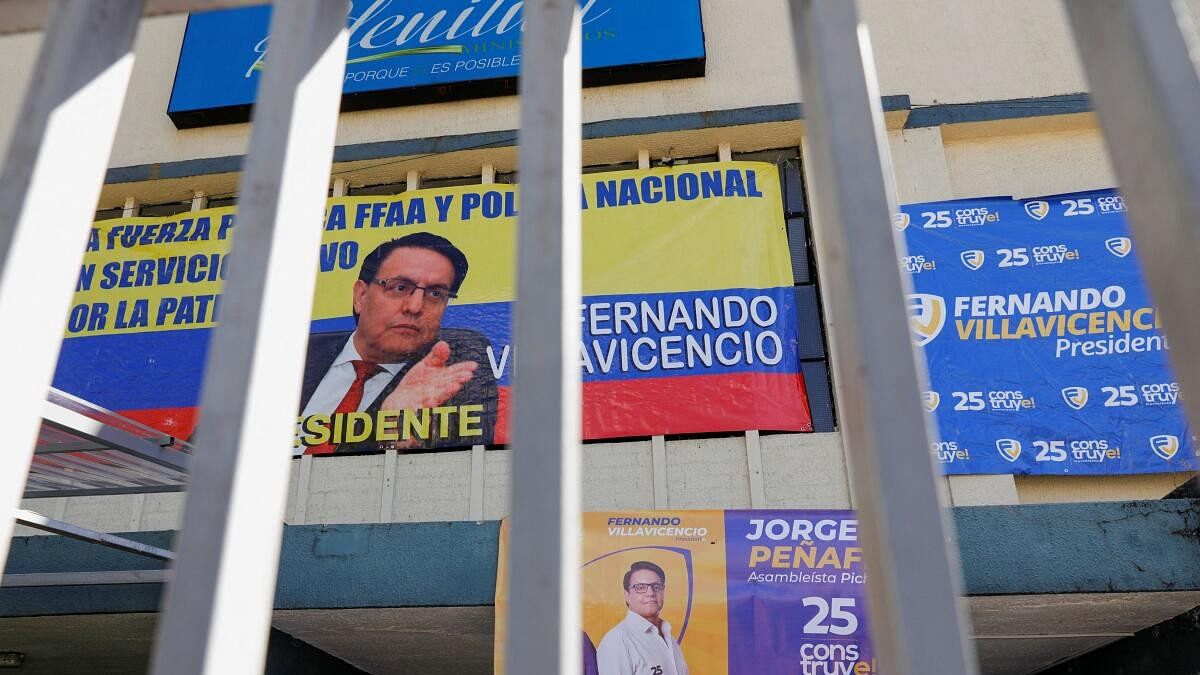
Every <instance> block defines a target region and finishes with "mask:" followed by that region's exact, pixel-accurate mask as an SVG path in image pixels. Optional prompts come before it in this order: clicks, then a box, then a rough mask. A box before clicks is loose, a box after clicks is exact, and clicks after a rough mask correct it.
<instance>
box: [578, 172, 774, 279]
mask: <svg viewBox="0 0 1200 675" xmlns="http://www.w3.org/2000/svg"><path fill="white" fill-rule="evenodd" d="M693 180H694V181H695V182H696V185H697V189H698V190H699V191H700V192H699V194H700V195H704V194H711V190H712V189H713V188H714V186H715V185H719V186H720V189H721V190H723V191H724V193H729V194H732V195H734V196H729V197H711V196H710V197H704V196H698V197H696V198H694V199H689V200H685V199H683V198H682V196H681V188H687V187H690V186H691V185H692V183H693ZM647 183H649V184H647ZM668 183H670V184H672V187H671V188H668V187H667V184H668ZM584 189H585V191H586V193H587V197H588V200H589V208H588V210H587V211H585V212H584V229H583V250H584V256H585V261H584V275H583V292H584V293H585V294H587V295H608V294H620V293H663V292H670V291H691V290H707V289H716V288H772V287H775V286H791V285H792V283H793V282H792V266H791V259H790V256H789V254H788V244H787V232H786V230H785V227H786V226H785V223H784V218H783V202H782V199H781V197H780V193H779V173H778V171H777V170H776V168H775V166H774V165H772V164H764V163H759V162H727V163H720V164H718V163H713V164H695V165H687V166H682V167H674V168H662V169H652V170H650V171H641V170H639V171H621V172H614V173H603V174H591V175H589V176H585V177H584ZM668 189H670V190H672V191H673V192H674V197H675V201H671V202H668V201H666V198H667V194H666V193H667V192H668ZM613 190H615V191H616V193H617V200H618V202H617V203H618V205H617V206H605V205H604V204H607V203H608V202H607V201H602V199H603V198H604V197H606V196H608V195H610V194H611V193H612V191H613ZM751 190H753V192H755V193H757V194H758V195H760V196H746V197H742V196H737V195H740V194H749V193H750V192H751ZM602 191H603V193H604V194H601V193H602ZM706 191H707V192H706ZM646 197H650V198H656V197H657V198H661V199H662V201H658V202H656V203H652V204H648V203H644V201H643V200H644V199H645V198H646ZM635 202H640V203H635Z"/></svg>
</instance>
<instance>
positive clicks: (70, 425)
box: [39, 401, 191, 471]
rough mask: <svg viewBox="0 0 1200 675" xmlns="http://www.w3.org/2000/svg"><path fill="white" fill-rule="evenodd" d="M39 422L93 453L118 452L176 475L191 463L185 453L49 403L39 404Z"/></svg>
mask: <svg viewBox="0 0 1200 675" xmlns="http://www.w3.org/2000/svg"><path fill="white" fill-rule="evenodd" d="M42 419H43V420H44V421H45V423H46V425H47V426H50V427H53V428H55V429H62V430H63V431H66V432H68V433H70V434H71V435H73V436H75V437H77V438H82V439H86V441H91V443H90V445H91V446H92V447H91V448H90V449H93V450H107V449H113V450H120V451H121V452H124V453H127V454H129V455H132V456H134V457H138V458H141V459H144V460H146V461H147V462H153V463H154V464H158V465H160V466H165V467H168V468H171V469H176V470H178V471H187V468H188V464H189V463H190V462H191V457H190V456H189V455H188V454H187V453H185V452H180V451H179V450H170V449H167V448H165V447H163V446H162V445H160V444H159V443H155V442H154V440H152V439H149V438H142V437H140V436H135V435H133V434H131V433H129V432H128V431H125V430H124V429H121V428H118V427H114V426H109V425H108V424H105V423H104V422H101V421H100V420H96V419H92V418H91V417H88V416H86V415H82V414H80V413H78V412H75V411H74V410H70V409H68V408H66V407H64V406H62V405H59V404H57V403H54V402H52V401H46V402H43V403H42ZM163 440H166V439H165V438H164V439H163ZM97 446H98V447H97ZM59 452H62V451H59ZM39 454H41V451H40V450H39Z"/></svg>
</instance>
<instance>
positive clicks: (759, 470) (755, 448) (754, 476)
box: [746, 431, 767, 509]
mask: <svg viewBox="0 0 1200 675" xmlns="http://www.w3.org/2000/svg"><path fill="white" fill-rule="evenodd" d="M746 469H747V470H748V476H749V478H750V508H752V509H762V508H766V506H767V498H766V485H765V484H764V479H763V466H762V443H761V442H760V441H759V438H758V431H747V432H746Z"/></svg>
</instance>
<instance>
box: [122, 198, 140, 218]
mask: <svg viewBox="0 0 1200 675" xmlns="http://www.w3.org/2000/svg"><path fill="white" fill-rule="evenodd" d="M138 208H140V205H139V204H138V200H137V197H126V198H125V206H123V207H122V208H121V217H122V218H133V217H134V216H136V215H137V214H138Z"/></svg>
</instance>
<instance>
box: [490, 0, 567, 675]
mask: <svg viewBox="0 0 1200 675" xmlns="http://www.w3.org/2000/svg"><path fill="white" fill-rule="evenodd" d="M579 34H580V25H579V16H578V12H577V10H576V6H575V3H574V2H573V1H571V0H534V1H532V2H526V3H525V39H523V40H522V41H521V52H522V54H521V80H520V88H521V136H520V143H521V146H520V151H519V152H520V155H519V161H520V167H521V213H520V216H519V217H518V224H519V226H518V244H519V245H518V254H517V262H518V265H517V306H516V313H515V320H514V334H515V345H516V354H517V355H518V358H519V362H518V363H519V364H520V366H519V368H518V369H517V370H516V372H515V387H514V390H513V391H514V403H513V448H514V451H513V475H512V509H511V511H510V512H511V513H512V530H511V538H510V540H509V541H510V545H509V546H508V555H509V561H508V570H509V586H508V588H509V605H508V607H509V609H508V641H507V644H506V670H505V672H507V673H512V674H513V675H518V674H520V673H562V674H563V675H567V674H569V673H578V672H579V670H580V668H581V665H582V663H581V659H580V656H579V644H580V635H581V634H582V633H581V628H580V622H581V620H582V617H581V610H580V599H579V562H580V561H579V545H580V536H581V535H580V527H581V525H580V517H581V516H580V487H579V464H580V452H581V447H580V410H579V408H580V397H581V392H580V387H581V384H580V377H581V375H580V368H579V355H578V350H579V340H580V327H579V303H580V297H581V291H582V286H581V279H580V270H581V263H580V214H579V210H580V202H579V184H580V166H581V164H582V159H581V144H580V135H581V127H580V67H581V65H580V63H581V62H580V42H579V40H580V35H579Z"/></svg>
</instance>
